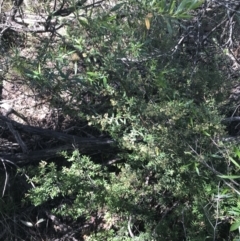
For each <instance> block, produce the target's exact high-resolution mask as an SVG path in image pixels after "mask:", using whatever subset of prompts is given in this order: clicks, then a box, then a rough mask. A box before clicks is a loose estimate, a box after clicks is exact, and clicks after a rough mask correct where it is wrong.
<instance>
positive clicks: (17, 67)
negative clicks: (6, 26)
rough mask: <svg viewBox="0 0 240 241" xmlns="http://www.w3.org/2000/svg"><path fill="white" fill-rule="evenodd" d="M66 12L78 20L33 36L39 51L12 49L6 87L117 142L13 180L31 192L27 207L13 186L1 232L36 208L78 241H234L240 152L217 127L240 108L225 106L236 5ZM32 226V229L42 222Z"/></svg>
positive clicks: (192, 2) (125, 5) (131, 5)
mask: <svg viewBox="0 0 240 241" xmlns="http://www.w3.org/2000/svg"><path fill="white" fill-rule="evenodd" d="M67 2H68V4H69V6H73V7H74V8H75V10H74V11H73V12H72V14H71V18H70V15H68V16H67V17H65V18H64V17H63V18H61V19H60V17H59V19H58V20H59V21H61V23H62V24H63V27H62V28H60V29H59V30H57V31H56V32H52V33H51V34H49V36H47V37H46V36H44V35H41V34H39V36H38V35H37V34H36V36H34V35H30V34H29V36H27V38H30V40H28V41H30V43H31V44H32V48H33V49H34V53H31V50H28V51H27V53H26V52H24V51H23V53H22V52H21V51H20V49H21V48H20V47H19V46H18V45H17V44H16V43H15V44H14V45H13V46H10V47H9V49H8V50H7V51H8V53H10V57H8V58H9V67H8V69H7V70H6V72H4V75H3V76H4V77H3V78H5V77H6V76H7V77H9V78H10V77H11V75H12V74H14V76H16V75H17V76H19V77H21V78H23V79H24V81H25V84H26V86H28V88H29V89H31V90H33V91H35V92H36V93H40V94H41V95H42V96H44V98H46V100H47V101H48V102H49V104H50V106H51V107H52V108H59V107H61V111H62V113H63V115H64V116H70V118H72V119H75V120H77V121H78V122H81V123H87V129H86V131H85V132H87V136H90V137H89V138H91V137H93V136H100V137H102V138H104V137H108V138H109V137H110V138H111V139H112V140H113V143H112V145H111V146H110V147H109V150H108V151H105V150H100V149H96V151H94V152H89V153H84V154H82V153H81V152H80V151H79V150H78V149H77V148H76V150H74V151H73V153H69V152H66V151H64V150H63V152H62V153H61V155H62V158H56V159H51V160H47V159H46V160H41V161H40V162H39V164H38V165H36V164H35V163H34V164H33V165H27V166H23V167H21V168H18V173H17V177H16V178H17V180H18V178H22V179H24V178H26V180H27V181H28V183H29V184H30V185H31V186H30V187H28V188H27V190H26V193H25V196H24V197H21V198H22V204H21V205H22V206H21V207H20V206H18V205H20V200H18V199H16V200H12V199H11V198H12V195H17V194H16V193H17V191H15V190H14V188H13V190H12V191H11V192H12V193H14V194H12V193H9V197H8V196H5V197H3V198H2V199H0V202H2V203H3V205H1V206H0V214H1V217H2V218H3V219H4V220H5V221H4V222H2V223H3V224H5V225H7V223H8V221H7V219H8V218H9V217H15V213H18V212H22V210H27V209H28V208H32V209H36V208H38V210H41V211H39V212H41V213H44V211H46V210H47V212H50V211H51V213H52V215H54V216H55V215H56V217H59V218H62V219H64V218H70V219H71V220H74V221H73V222H79V223H81V225H82V227H83V226H84V224H85V223H90V224H89V227H90V228H89V229H90V230H88V231H85V230H83V228H82V229H77V228H76V230H77V231H76V233H74V235H76V236H75V237H77V238H78V239H77V240H81V238H84V239H85V240H99V241H100V240H109V241H110V240H233V239H234V238H235V240H238V234H237V233H235V232H232V233H229V231H230V228H231V230H232V231H234V230H236V229H238V227H239V222H240V221H239V220H240V203H239V198H238V195H239V192H238V190H237V189H238V186H239V184H238V182H237V181H236V180H237V179H236V180H235V178H238V172H239V164H238V159H239V155H240V154H239V153H240V152H239V149H238V144H236V143H233V144H232V143H230V142H226V141H225V139H226V138H225V136H226V135H227V131H226V127H225V126H224V125H222V124H221V120H222V119H223V118H224V116H226V115H229V112H231V114H232V113H233V112H234V111H232V108H235V113H236V110H238V107H239V106H238V103H236V102H234V103H233V102H231V101H229V92H230V91H231V90H232V88H233V86H234V85H235V83H237V81H238V78H239V76H238V75H237V70H236V68H233V67H232V62H231V61H233V62H234V64H238V61H237V57H235V58H234V60H233V59H232V58H231V56H233V49H235V48H236V46H235V43H236V38H237V37H236V36H237V34H238V31H239V29H238V28H237V27H236V28H235V29H234V30H235V33H233V32H232V29H231V28H233V25H232V24H233V22H234V23H238V21H239V13H238V10H237V9H238V8H239V6H238V3H236V4H233V5H231V6H227V5H226V4H225V2H224V1H219V2H214V1H198V0H182V1H166V0H161V1H154V0H152V1H137V0H130V1H127V2H117V3H115V2H114V1H113V2H108V1H101V3H100V4H99V5H97V6H95V5H94V4H93V5H91V6H90V7H86V6H88V5H87V4H89V3H87V1H83V2H82V5H78V4H77V3H75V5H74V3H73V2H72V1H67ZM63 3H64V1H63ZM42 4H43V5H44V3H42ZM239 5H240V4H239ZM50 7H51V5H49V6H47V4H46V9H48V8H50ZM229 9H230V10H229ZM32 11H34V10H32ZM46 11H47V10H46ZM48 11H50V10H48ZM56 12H57V11H56ZM53 16H54V14H53V13H52V17H53ZM226 16H227V17H226ZM209 19H210V20H211V21H209ZM231 21H232V22H231ZM221 22H222V25H219V23H221ZM218 25H219V26H218ZM30 36H31V37H30ZM31 38H32V39H31ZM19 41H20V40H19ZM39 42H40V43H41V44H39ZM29 51H30V52H29ZM229 56H230V57H229ZM233 75H235V76H234V77H233ZM231 114H230V115H231ZM235 115H236V114H235ZM235 129H236V128H235ZM85 134H86V133H85ZM235 134H236V131H235ZM72 145H74V143H72ZM1 179H3V180H1V182H2V183H4V178H1ZM15 188H17V186H15ZM21 194H22V193H21ZM7 200H8V201H9V200H11V202H10V203H11V205H13V206H14V207H9V206H8V205H9V203H7V202H6V201H7ZM43 210H44V211H43ZM32 213H34V212H32ZM32 215H33V214H32ZM41 215H43V214H41ZM6 217H7V218H6ZM48 218H49V215H48ZM25 219H26V220H24V221H22V223H21V225H23V226H24V225H25V226H26V228H27V227H28V228H31V222H32V221H29V220H32V219H34V218H32V217H29V216H26V217H25ZM44 222H46V217H44V215H43V219H41V222H39V223H41V224H42V223H44ZM232 224H233V225H232ZM34 225H35V224H34ZM231 225H232V226H231ZM35 226H36V227H34V228H36V229H38V225H35ZM43 226H44V225H42V226H41V228H39V229H38V232H41V230H43ZM55 231H56V229H55ZM42 232H43V231H42ZM56 232H57V231H56ZM43 233H44V232H43ZM4 235H5V234H4ZM15 235H16V234H15ZM19 235H23V237H24V234H19ZM9 237H11V238H12V240H13V237H14V234H12V236H11V234H9V233H8V239H6V240H10V238H9ZM23 239H24V238H23ZM29 240H38V239H37V237H35V238H32V239H29ZM39 240H40V239H39ZM49 240H50V237H49ZM61 240H76V239H71V238H69V237H68V238H66V237H65V238H64V236H62V237H61Z"/></svg>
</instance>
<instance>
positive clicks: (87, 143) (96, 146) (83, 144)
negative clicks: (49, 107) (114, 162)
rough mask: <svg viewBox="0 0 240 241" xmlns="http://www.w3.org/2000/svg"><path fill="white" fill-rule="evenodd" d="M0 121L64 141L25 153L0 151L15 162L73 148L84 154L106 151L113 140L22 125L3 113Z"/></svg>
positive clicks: (53, 155)
mask: <svg viewBox="0 0 240 241" xmlns="http://www.w3.org/2000/svg"><path fill="white" fill-rule="evenodd" d="M0 121H2V122H4V123H6V124H9V123H10V124H11V126H12V127H13V128H14V129H15V130H16V131H18V132H19V133H22V132H27V133H30V134H32V135H39V136H43V137H49V138H54V139H55V140H58V141H61V142H64V143H66V144H65V145H61V146H58V147H54V148H48V149H42V150H37V151H28V152H25V153H14V154H8V153H4V152H0V157H1V158H3V159H7V160H10V161H12V162H14V163H15V164H20V163H28V162H33V161H39V160H46V159H50V158H54V157H56V156H59V155H60V152H61V151H71V150H74V149H79V151H80V152H81V153H83V154H85V153H89V152H91V151H98V150H99V151H101V150H104V151H107V150H110V149H111V148H110V147H112V146H114V141H113V140H112V139H110V138H101V137H100V138H88V137H78V136H74V135H69V134H66V133H62V132H58V131H54V130H48V129H43V128H40V127H35V126H30V125H24V124H21V123H18V122H16V121H14V120H11V119H9V118H8V117H6V116H3V115H0Z"/></svg>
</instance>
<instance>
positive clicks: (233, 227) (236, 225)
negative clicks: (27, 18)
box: [230, 220, 240, 231]
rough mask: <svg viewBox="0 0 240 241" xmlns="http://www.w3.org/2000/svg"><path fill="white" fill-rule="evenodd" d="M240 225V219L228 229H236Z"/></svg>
mask: <svg viewBox="0 0 240 241" xmlns="http://www.w3.org/2000/svg"><path fill="white" fill-rule="evenodd" d="M239 227H240V220H238V221H237V222H235V223H233V224H232V225H231V228H230V231H234V230H237V229H238V228H239Z"/></svg>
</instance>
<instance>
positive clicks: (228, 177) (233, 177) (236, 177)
mask: <svg viewBox="0 0 240 241" xmlns="http://www.w3.org/2000/svg"><path fill="white" fill-rule="evenodd" d="M218 176H219V177H221V178H227V179H238V178H240V176H233V175H232V176H228V175H218Z"/></svg>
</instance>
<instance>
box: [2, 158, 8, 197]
mask: <svg viewBox="0 0 240 241" xmlns="http://www.w3.org/2000/svg"><path fill="white" fill-rule="evenodd" d="M0 159H1V161H2V164H3V167H4V170H5V181H4V187H3V191H2V197H3V196H4V194H5V191H6V186H7V182H8V173H7V169H6V165H5V163H4V160H3V159H2V158H0Z"/></svg>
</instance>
